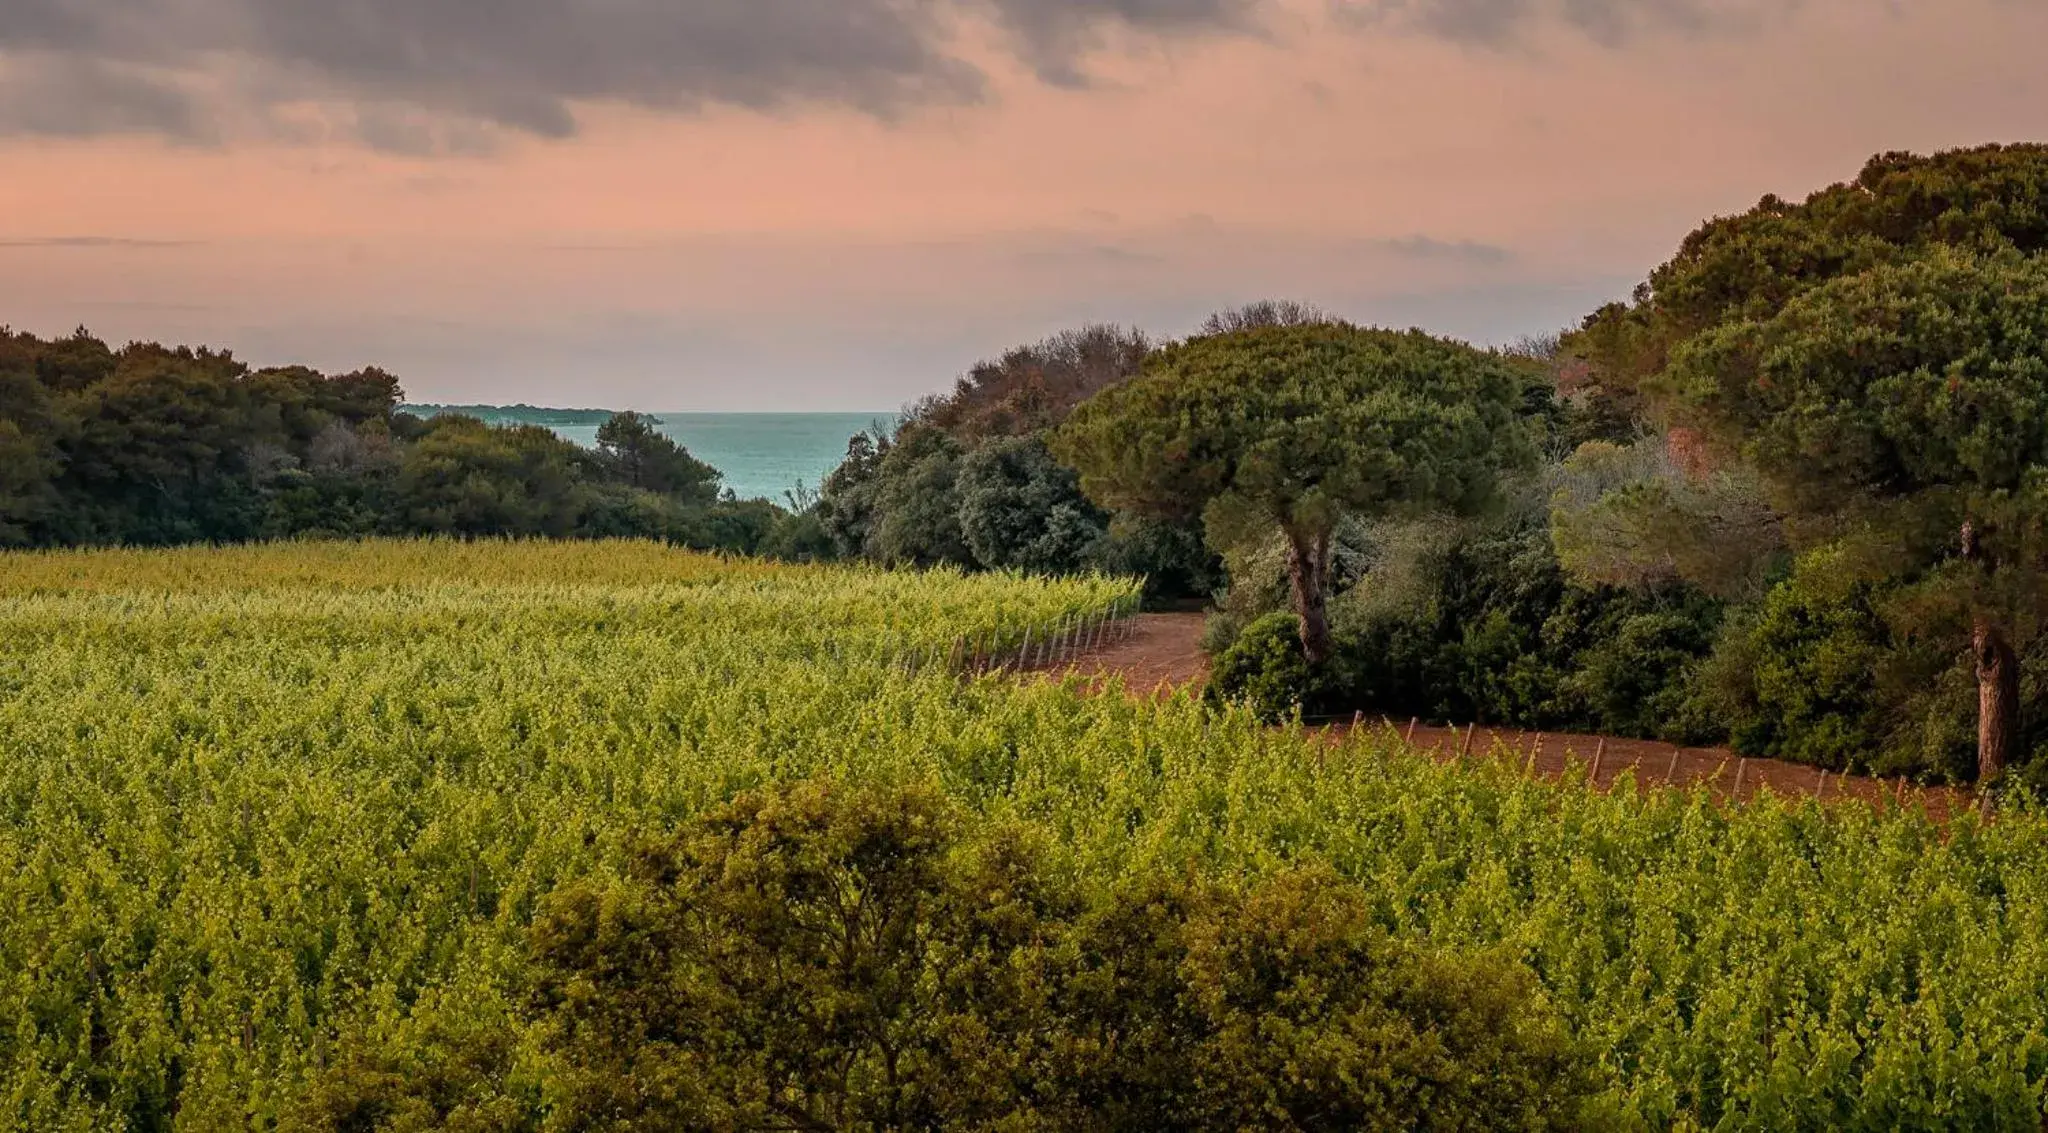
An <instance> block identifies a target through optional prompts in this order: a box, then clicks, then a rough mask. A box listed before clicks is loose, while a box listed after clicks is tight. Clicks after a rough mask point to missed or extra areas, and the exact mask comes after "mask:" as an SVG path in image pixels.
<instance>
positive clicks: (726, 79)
mask: <svg viewBox="0 0 2048 1133" xmlns="http://www.w3.org/2000/svg"><path fill="white" fill-rule="evenodd" d="M1771 2H1772V0H0V136H7V135H13V136H23V135H28V136H57V137H97V136H106V135H149V136H158V137H166V138H172V139H177V140H181V141H186V142H201V143H210V142H224V141H229V140H233V139H237V138H241V137H246V136H249V135H252V134H254V135H258V136H264V137H269V138H277V137H284V138H288V139H294V140H306V141H324V140H335V139H341V140H346V141H351V142H356V143H361V144H365V145H368V146H371V147H373V148H376V149H381V150H387V151H396V152H414V153H434V152H447V151H463V150H470V149H480V148H485V147H488V146H489V145H490V144H491V143H492V141H493V140H494V139H495V138H497V137H500V136H503V135H505V134H513V135H524V136H532V137H540V138H561V137H567V136H570V135H573V134H575V133H576V132H577V130H578V128H579V121H578V113H577V112H578V108H579V107H581V106H587V105H592V104H615V105H624V106H630V107H635V108H640V109H644V110H651V111H655V112H662V113H694V112H697V111H700V110H702V109H704V108H706V107H709V106H734V107H742V108H747V109H751V110H757V111H763V112H771V113H772V112H785V111H790V110H794V109H801V108H810V107H820V106H823V107H833V108H848V109H852V110H855V111H858V112H861V113H865V114H869V115H874V116H877V117H881V118H884V119H889V118H894V117H897V116H900V115H903V114H905V113H907V112H910V111H913V110H916V109H919V108H924V107H931V106H946V105H963V104H972V103H976V102H980V101H984V100H986V99H988V98H989V97H990V96H991V89H992V81H991V77H990V74H989V71H988V68H989V67H990V66H991V65H1000V64H1002V63H1003V62H1004V61H1005V60H1007V61H1009V62H1013V63H1016V64H1021V65H1022V66H1023V67H1024V68H1025V69H1026V70H1028V71H1029V73H1030V74H1032V75H1033V76H1035V77H1036V79H1037V80H1038V81H1040V82H1043V83H1046V84H1048V85H1052V86H1056V87H1065V88H1077V87H1086V86H1088V85H1089V84H1090V82H1091V77H1092V76H1091V71H1090V63H1091V61H1092V60H1095V59H1096V58H1097V57H1098V55H1100V54H1101V53H1103V52H1105V51H1114V50H1115V49H1116V48H1117V47H1118V46H1120V45H1130V44H1134V43H1135V44H1142V43H1148V42H1161V41H1177V40H1186V39H1200V38H1218V37H1259V36H1265V35H1267V34H1269V29H1270V27H1271V26H1272V25H1273V24H1274V23H1275V22H1276V18H1277V17H1278V16H1280V15H1281V14H1283V13H1285V12H1288V11H1298V10H1300V8H1301V7H1302V6H1303V5H1307V7H1308V8H1310V9H1315V8H1317V6H1318V5H1321V4H1325V3H1327V4H1328V6H1329V9H1330V12H1331V16H1330V22H1331V23H1333V24H1334V25H1335V26H1337V27H1340V28H1348V29H1353V30H1363V31H1380V32H1387V33H1392V34H1401V33H1408V34H1420V35H1425V36H1430V37H1435V38H1440V39H1448V40H1453V41H1457V42H1463V43H1471V44H1480V45H1490V46H1502V45H1506V44H1508V43H1510V42H1512V41H1514V40H1516V39H1517V38H1519V37H1521V36H1524V35H1526V34H1529V33H1531V32H1532V31H1534V30H1536V29H1539V28H1542V27H1545V26H1551V25H1559V26H1563V27H1565V28H1568V29H1571V30H1573V31H1575V32H1577V33H1582V34H1584V35H1585V36H1588V37H1590V38H1592V39H1594V40H1596V41H1598V42H1602V43H1606V44H1610V45H1618V44H1620V43H1622V42H1624V41H1625V40H1627V39H1629V38H1630V37H1631V36H1632V35H1633V34H1635V33H1636V32H1638V31H1641V30H1644V29H1648V28H1652V27H1655V28H1662V29H1675V30H1678V31H1681V32H1692V33H1698V32H1709V31H1716V30H1720V29H1723V28H1726V27H1729V26H1732V25H1737V24H1743V23H1745V22H1748V23H1754V21H1755V20H1756V19H1757V18H1758V16H1759V13H1760V12H1762V11H1764V10H1766V7H1767V5H1768V4H1769V3H1771ZM1775 3H1776V5H1777V6H1778V7H1783V6H1784V5H1785V0H1775ZM990 44H993V45H994V51H995V52H996V55H995V56H994V57H991V56H990V55H989V53H988V52H989V50H990V46H989V45H990Z"/></svg>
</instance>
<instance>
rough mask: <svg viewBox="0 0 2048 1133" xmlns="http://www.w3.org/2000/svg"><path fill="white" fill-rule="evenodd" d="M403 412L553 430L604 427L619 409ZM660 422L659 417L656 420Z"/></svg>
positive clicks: (435, 408)
mask: <svg viewBox="0 0 2048 1133" xmlns="http://www.w3.org/2000/svg"><path fill="white" fill-rule="evenodd" d="M398 411H399V412H401V413H410V414H412V415H413V416H415V417H439V416H441V415H443V414H448V413H460V414H462V415H464V416H466V417H475V418H476V419H478V420H480V421H486V422H489V423H490V424H493V425H503V424H517V425H546V426H549V427H550V428H554V427H566V428H575V427H577V426H596V425H602V424H604V423H605V422H606V421H609V420H611V419H612V415H613V414H614V413H616V412H618V410H615V409H550V408H548V407H546V406H540V405H526V404H523V403H522V404H519V405H432V404H428V405H401V406H399V407H398ZM656 420H657V421H658V420H659V418H656Z"/></svg>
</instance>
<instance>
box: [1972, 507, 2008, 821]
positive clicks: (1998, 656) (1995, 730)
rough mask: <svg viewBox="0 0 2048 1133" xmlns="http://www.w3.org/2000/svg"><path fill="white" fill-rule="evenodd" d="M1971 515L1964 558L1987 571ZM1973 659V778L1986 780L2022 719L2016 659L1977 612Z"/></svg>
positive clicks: (2002, 761)
mask: <svg viewBox="0 0 2048 1133" xmlns="http://www.w3.org/2000/svg"><path fill="white" fill-rule="evenodd" d="M1978 534H1979V533H1978V531H1977V524H1976V522H1975V521H1974V520H1967V519H1966V520H1964V521H1963V559H1964V561H1966V562H1971V563H1975V564H1977V566H1978V567H1979V568H1980V569H1984V570H1989V569H1990V566H1991V564H1990V563H1989V562H1987V561H1986V559H1985V555H1984V551H1983V546H1982V544H1981V543H1980V542H1979V540H1978ZM1970 649H1971V652H1972V653H1974V654H1975V655H1976V658H1977V782H1979V783H1990V782H1991V781H1993V780H1995V779H1997V778H1998V776H1999V775H2000V774H2001V773H2003V772H2004V771H2005V769H2006V767H2007V766H2009V765H2010V764H2011V763H2012V748H2013V739H2014V736H2015V734H2016V733H2017V731H2018V729H2019V718H2020V661H2019V656H2018V655H2017V654H2015V653H2014V652H2013V648H2012V642H2011V641H2010V640H2008V639H2007V638H2006V636H2005V631H2004V630H2003V629H2001V628H2000V627H1999V626H1997V625H1996V624H1994V623H1993V622H1992V620H1991V619H1990V618H1988V617H1986V616H1985V615H1984V614H1983V613H1982V612H1981V611H1980V612H1979V613H1978V614H1977V616H1976V618H1975V620H1974V622H1973V623H1972V625H1971V627H1970Z"/></svg>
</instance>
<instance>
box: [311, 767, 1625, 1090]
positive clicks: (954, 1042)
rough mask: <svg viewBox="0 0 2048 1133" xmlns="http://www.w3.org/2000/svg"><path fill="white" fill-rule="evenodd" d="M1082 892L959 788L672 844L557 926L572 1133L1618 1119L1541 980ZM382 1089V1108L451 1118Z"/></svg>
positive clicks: (1313, 910) (802, 810) (1472, 960)
mask: <svg viewBox="0 0 2048 1133" xmlns="http://www.w3.org/2000/svg"><path fill="white" fill-rule="evenodd" d="M1067 877H1068V875H1067V873H1066V872H1065V871H1062V870H1058V869H1054V868H1050V867H1049V865H1048V864H1047V863H1046V862H1045V861H1044V853H1043V851H1041V850H1040V849H1039V848H1038V847H1036V846H1034V845H1033V844H1032V843H1031V842H1030V841H1029V840H1027V839H1025V838H1023V837H1021V836H1020V835H1019V834H1018V833H1016V832H1015V831H1014V830H1011V829H1008V828H1003V827H998V828H995V829H990V830H980V831H976V832H973V833H972V834H971V835H970V833H969V832H968V830H967V829H966V827H965V826H964V824H963V823H962V822H961V821H960V820H959V817H958V816H957V815H956V814H955V812H954V811H953V810H952V809H951V808H950V807H949V806H948V805H947V804H946V803H945V802H944V801H943V800H942V796H940V795H938V794H937V793H936V792H932V791H926V790H922V789H918V788H914V787H913V788H886V787H875V786H866V787H857V788H856V787H848V786H836V785H832V784H828V783H820V782H810V783H797V784H794V785H786V786H783V787H779V788H776V789H773V790H771V791H767V792H762V793H756V794H752V795H748V796H744V797H742V798H741V799H739V800H738V801H737V802H735V803H733V804H731V805H730V806H728V807H726V808H724V809H723V810H720V811H718V812H715V813H713V814H712V815H710V816H709V817H707V818H705V819H703V820H701V821H700V822H698V823H696V824H695V825H694V826H692V827H691V828H690V829H688V830H687V831H685V832H684V833H682V834H681V835H679V836H677V837H674V838H672V839H665V840H662V841H659V842H657V843H655V844H652V845H650V846H648V847H646V848H645V849H644V850H643V851H642V852H641V853H640V855H639V857H638V865H637V867H636V868H635V869H634V871H633V873H632V876H631V877H630V878H629V879H628V880H627V881H625V882H623V883H618V884H613V885H585V886H581V887H578V888H574V889H571V890H568V891H565V892H563V893H561V894H559V895H557V896H556V897H555V898H554V899H552V900H551V901H550V902H549V903H548V906H547V908H546V910H545V911H544V914H543V916H542V917H541V919H540V921H539V922H538V924H537V925H536V926H535V928H534V930H533V935H532V939H533V959H534V961H535V964H536V966H537V969H538V973H539V992H538V995H537V998H536V1003H537V1004H538V1005H539V1007H540V1011H541V1018H540V1023H541V1028H542V1034H543V1035H544V1040H543V1041H544V1045H545V1046H546V1047H547V1048H548V1051H549V1061H548V1066H549V1070H548V1074H549V1077H550V1079H551V1080H550V1090H549V1096H550V1098H551V1100H552V1108H553V1112H552V1114H551V1115H550V1125H549V1127H550V1128H553V1129H598V1128H602V1129H607V1130H667V1129H677V1128H805V1129H830V1130H855V1129H859V1130H888V1129H1006V1130H1007V1129H1015V1130H1032V1129H1046V1130H1058V1129H1133V1130H1137V1129H1163V1128H1181V1129H1217V1130H1224V1129H1246V1128H1262V1129H1327V1128H1347V1129H1348V1128H1365V1129H1387V1130H1397V1129H1475V1130H1476V1129H1577V1128H1584V1127H1585V1125H1586V1123H1587V1122H1588V1121H1590V1120H1592V1118H1593V1117H1594V1114H1593V1113H1592V1112H1591V1111H1590V1110H1589V1108H1588V1104H1589V1103H1588V1099H1590V1098H1591V1097H1592V1096H1593V1095H1594V1094H1595V1093H1596V1092H1597V1091H1598V1090H1599V1088H1600V1083H1599V1081H1598V1080H1597V1078H1596V1077H1595V1076H1594V1074H1593V1072H1592V1070H1591V1065H1590V1063H1589V1062H1588V1061H1587V1060H1586V1059H1585V1058H1584V1057H1583V1056H1582V1054H1581V1052H1580V1051H1579V1050H1578V1049H1577V1048H1576V1047H1575V1046H1574V1045H1573V1044H1572V1043H1570V1042H1569V1041H1567V1040H1566V1039H1565V1038H1564V1037H1563V1032H1562V1030H1561V1029H1560V1026H1559V1024H1558V1023H1557V1021H1556V1020H1555V1019H1554V1018H1553V1017H1552V1015H1551V1014H1550V1013H1549V1012H1548V1010H1547V1009H1546V1008H1545V1006H1544V1005H1543V1002H1542V1000H1541V998H1540V997H1539V996H1538V995H1537V994H1536V991H1535V988H1536V984H1535V982H1534V979H1533V977H1532V976H1531V975H1530V974H1529V973H1528V972H1527V971H1526V970H1524V969H1521V968H1519V967H1517V966H1515V965H1512V964H1509V963H1506V962H1504V961H1502V960H1497V959H1490V958H1486V957H1464V958H1458V957H1451V956H1446V955H1438V954H1435V953H1431V952H1426V951H1422V950H1418V949H1417V948H1415V947H1413V946H1411V945H1407V944H1403V943H1399V942H1396V941H1395V940H1394V939H1393V938H1391V937H1390V936H1389V935H1388V934H1387V933H1386V931H1385V930H1384V929H1383V928H1381V927H1380V926H1379V925H1378V924H1377V923H1376V922H1375V919H1374V916H1373V912H1372V910H1373V903H1372V901H1371V900H1370V899H1369V898H1368V897H1367V896H1366V894H1365V893H1363V892H1362V891H1361V890H1359V889H1358V888H1357V887H1356V886H1355V885H1353V884H1351V883H1348V882H1345V881H1343V880H1340V879H1339V878H1337V877H1336V876H1335V875H1334V874H1332V873H1329V872H1327V871H1322V870H1308V869H1304V870H1298V871H1294V872H1287V873H1282V874H1279V875H1277V876H1274V877H1271V878H1267V879H1264V880H1260V881H1253V882H1242V883H1237V884H1222V883H1217V882H1212V881H1204V880H1201V879H1196V878H1187V877H1169V876H1159V875H1154V876H1149V877H1141V878H1139V879H1138V880H1135V881H1131V882H1127V883H1124V884H1122V885H1119V886H1116V887H1115V888H1113V889H1110V890H1108V891H1104V892H1088V891H1084V890H1083V889H1081V888H1080V887H1078V886H1077V885H1076V884H1074V883H1071V882H1069V881H1068V880H1066V878H1067ZM454 1061H456V1062H457V1063H458V1064H462V1060H459V1059H458V1060H454ZM468 1076H469V1077H471V1078H480V1077H481V1075H479V1074H477V1073H476V1072H475V1071H470V1072H469V1074H468ZM446 1077H447V1076H446V1075H430V1076H428V1077H427V1079H425V1080H423V1082H422V1088H423V1089H437V1088H440V1087H441V1085H442V1084H443V1083H444V1082H445V1079H446ZM364 1080H365V1081H366V1082H367V1083H368V1084H370V1085H371V1086H373V1087H374V1088H375V1089H376V1090H377V1091H379V1092H378V1094H377V1099H378V1107H379V1108H378V1109H376V1111H375V1112H377V1113H394V1114H396V1113H414V1112H427V1109H428V1107H426V1106H424V1105H422V1106H415V1107H412V1108H408V1107H407V1105H406V1104H405V1103H404V1102H402V1101H398V1100H394V1099H392V1098H390V1097H388V1096H387V1095H388V1093H389V1090H390V1088H391V1086H392V1084H393V1079H392V1078H391V1077H390V1076H389V1075H383V1076H371V1077H368V1078H365V1079H364ZM443 1104H444V1108H445V1103H443ZM335 1111H336V1112H364V1111H361V1110H349V1109H348V1108H347V1107H346V1106H345V1105H344V1106H340V1107H336V1110H335ZM508 1128H509V1126H508Z"/></svg>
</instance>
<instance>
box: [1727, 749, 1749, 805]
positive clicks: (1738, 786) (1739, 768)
mask: <svg viewBox="0 0 2048 1133" xmlns="http://www.w3.org/2000/svg"><path fill="white" fill-rule="evenodd" d="M1748 772H1749V760H1748V759H1746V758H1745V759H1743V760H1741V761H1739V762H1737V763H1736V764H1735V789H1734V790H1733V791H1731V792H1729V794H1728V798H1729V801H1731V802H1738V803H1739V802H1741V801H1742V777H1743V776H1744V775H1746V774H1748Z"/></svg>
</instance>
